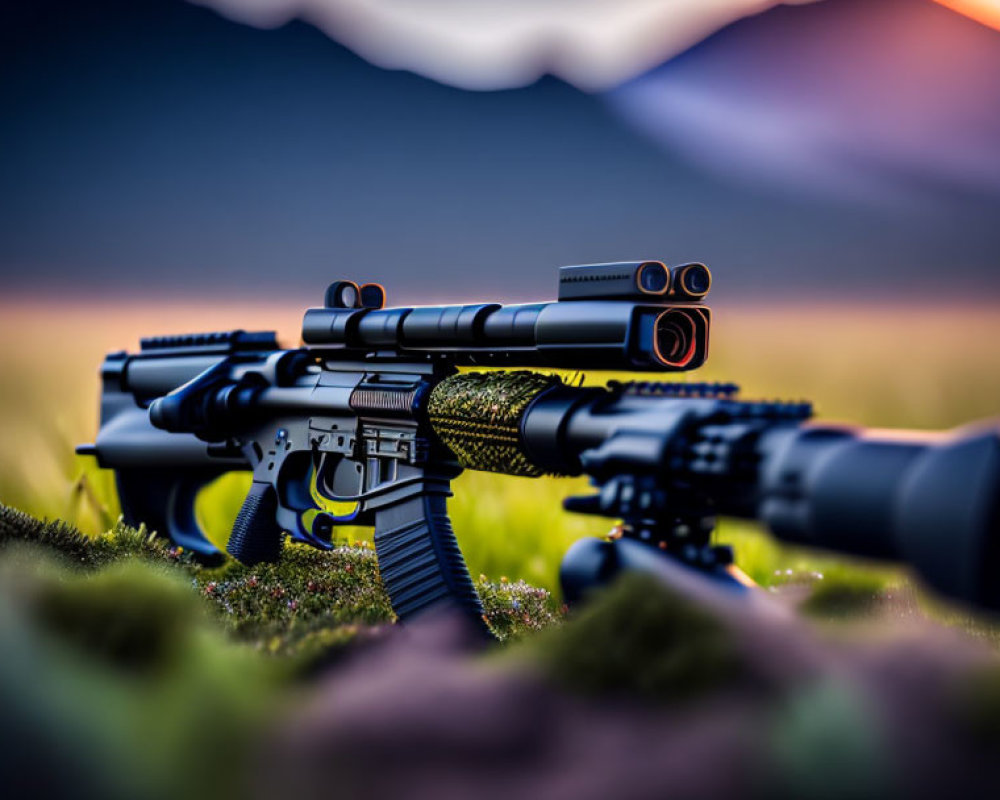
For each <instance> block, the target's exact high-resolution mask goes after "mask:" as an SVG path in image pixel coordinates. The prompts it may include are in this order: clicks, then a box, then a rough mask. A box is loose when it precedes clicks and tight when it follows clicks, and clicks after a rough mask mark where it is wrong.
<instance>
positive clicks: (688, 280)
mask: <svg viewBox="0 0 1000 800" xmlns="http://www.w3.org/2000/svg"><path fill="white" fill-rule="evenodd" d="M711 287H712V274H711V273H710V272H709V271H708V267H706V266H705V265H704V264H689V265H688V266H686V267H684V269H683V271H682V272H681V288H682V289H683V291H684V293H685V294H689V295H692V296H694V297H701V296H702V295H704V294H708V290H709V289H710V288H711Z"/></svg>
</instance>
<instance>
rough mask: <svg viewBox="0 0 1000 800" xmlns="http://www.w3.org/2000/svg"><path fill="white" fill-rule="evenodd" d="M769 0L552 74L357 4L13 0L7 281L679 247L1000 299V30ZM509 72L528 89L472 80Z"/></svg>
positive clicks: (439, 295) (422, 291)
mask: <svg viewBox="0 0 1000 800" xmlns="http://www.w3.org/2000/svg"><path fill="white" fill-rule="evenodd" d="M205 1H206V2H208V0H205ZM217 5H220V6H225V5H226V4H225V3H221V2H220V3H217ZM229 5H230V6H239V5H240V0H231V2H229ZM244 5H254V4H246V3H244ZM264 5H266V3H257V4H256V6H264ZM332 5H336V3H332ZM355 5H364V3H356V4H355ZM438 5H440V3H438ZM492 5H496V3H493V4H492ZM720 5H723V4H720ZM747 5H748V4H747V3H745V2H744V3H742V4H741V3H738V2H737V3H733V4H732V7H733V13H732V15H731V16H732V18H733V19H734V20H737V21H734V22H732V23H731V24H727V25H723V27H722V29H721V30H719V31H718V32H716V33H714V34H708V35H707V38H704V39H703V40H702V41H700V42H699V43H698V44H696V45H694V46H693V47H691V48H690V49H686V50H685V49H684V48H685V47H687V45H686V44H685V45H684V46H683V47H680V49H681V50H682V51H683V52H681V53H679V54H676V55H675V54H674V53H673V52H672V51H670V50H669V47H674V46H675V44H676V43H675V42H674V40H673V39H671V40H670V42H666V40H664V41H665V42H666V43H664V42H659V43H657V46H659V47H661V48H663V49H662V50H661V51H657V50H655V49H654V50H650V51H649V52H650V53H653V55H648V56H644V58H637V59H633V60H631V61H630V60H628V59H624V60H623V59H622V58H620V57H619V55H620V54H621V53H622V52H625V53H626V54H627V52H628V50H627V47H622V46H619V43H616V42H612V43H610V44H609V45H608V53H610V54H611V55H609V56H608V59H607V63H608V64H609V65H610V66H608V68H607V72H606V76H605V73H604V72H602V73H600V75H598V73H596V72H595V71H594V70H591V69H589V68H587V69H585V67H589V65H588V63H587V62H586V60H585V59H584V61H582V62H581V61H579V60H577V61H574V60H573V59H572V58H570V57H569V56H567V57H566V58H565V59H563V61H556V60H552V61H551V64H553V65H557V66H553V67H552V69H549V70H548V71H550V72H552V71H554V72H556V73H557V74H558V75H559V77H553V76H552V75H548V76H543V77H540V78H539V77H538V76H537V75H536V74H534V73H533V72H532V71H531V70H530V69H525V70H514V71H513V72H512V71H510V69H509V67H510V64H511V62H510V59H506V60H503V59H501V60H498V61H497V62H496V63H495V64H494V63H492V62H491V63H487V64H486V65H485V66H483V65H482V64H480V63H479V62H478V61H475V60H473V61H468V62H466V61H462V60H461V59H457V60H454V59H453V60H448V59H445V60H444V61H443V62H441V63H443V64H444V66H441V64H439V63H438V62H437V61H434V60H433V59H432V60H431V61H428V60H427V59H425V58H423V56H422V55H421V53H423V52H424V51H421V50H420V49H419V48H417V49H416V50H414V49H413V48H409V49H407V50H406V51H405V52H406V53H407V54H409V53H410V52H411V51H412V52H415V53H416V55H414V56H412V58H411V57H410V56H409V55H408V56H407V58H410V60H408V61H405V63H399V64H395V66H401V67H405V69H399V70H389V69H384V68H382V67H379V66H375V65H373V64H372V63H369V61H367V60H365V58H362V57H361V56H359V55H357V54H356V53H355V52H353V51H352V50H351V49H349V48H354V50H358V49H359V47H360V45H359V44H358V43H357V41H356V40H355V38H352V37H351V36H350V35H347V34H345V35H342V36H341V35H339V34H338V31H339V30H341V29H339V28H336V27H335V26H334V29H331V30H320V29H319V28H317V27H315V26H314V25H311V24H309V23H308V22H303V21H289V22H287V23H286V24H278V23H280V20H271V21H270V22H269V23H268V24H270V25H272V26H273V25H277V27H269V28H262V27H256V26H252V25H248V24H245V22H239V21H236V20H233V19H229V18H226V17H223V16H220V15H219V14H218V13H216V11H214V10H211V9H209V8H205V7H202V6H198V5H192V4H189V3H186V2H182V1H181V0H143V2H134V0H93V2H87V3H80V2H77V3H64V2H50V1H49V0H33V2H30V3H29V2H22V3H17V4H11V3H8V4H5V5H4V8H3V10H2V11H0V75H2V78H0V104H2V105H0V108H2V111H0V114H2V115H3V116H2V121H0V293H4V294H17V295H20V294H32V295H33V294H42V293H50V294H52V295H53V296H57V297H62V298H74V297H80V298H84V297H93V296H109V295H111V296H123V297H129V296H141V295H143V294H149V293H154V294H156V295H158V296H176V297H191V296H195V295H197V296H218V295H220V294H227V295H230V296H231V297H234V298H242V297H253V296H256V297H260V296H265V297H276V298H289V297H299V296H301V294H302V293H303V292H305V293H310V294H311V295H315V297H316V299H317V301H318V300H319V298H320V297H321V295H322V290H323V288H324V287H325V285H326V284H327V283H328V282H330V281H331V280H333V279H334V278H338V277H351V278H355V279H366V280H368V279H370V280H378V281H381V282H383V283H385V284H386V285H387V286H388V288H389V299H390V302H396V303H407V302H421V301H423V302H427V301H431V300H460V299H478V298H485V297H497V298H502V299H506V300H518V299H522V300H523V299H531V298H532V297H545V296H550V295H551V294H552V293H553V290H554V285H555V268H556V267H557V266H559V265H561V264H568V263H587V262H593V261H604V260H623V259H632V258H661V259H665V260H667V261H670V262H675V263H680V262H682V261H689V260H700V261H705V262H706V263H708V264H709V265H710V266H711V267H712V268H713V271H714V273H715V276H716V286H715V290H714V292H713V294H714V295H717V297H718V299H720V300H722V299H725V300H727V301H730V302H732V301H737V300H739V298H741V297H750V298H754V299H757V298H761V297H763V296H765V295H768V294H771V293H777V294H778V295H780V296H781V297H799V298H827V297H837V298H848V297H859V296H873V297H876V298H885V297H889V296H893V295H899V296H901V297H904V298H907V299H917V298H928V297H932V296H945V297H947V298H949V299H955V298H959V299H961V298H975V299H978V300H983V299H986V300H993V301H995V300H1000V32H998V31H996V30H994V29H992V28H990V27H987V26H986V25H983V24H981V23H979V22H976V21H973V20H972V19H969V18H968V17H965V16H961V15H959V14H958V13H956V12H954V11H952V10H949V9H947V8H945V7H944V6H943V5H939V4H937V3H932V2H930V1H929V0H823V1H822V2H818V3H812V4H805V5H788V6H778V7H775V8H772V9H770V10H767V11H765V12H763V13H761V14H759V15H756V16H751V17H746V18H743V19H737V18H738V17H739V16H740V15H741V14H742V13H744V12H742V11H740V10H739V9H740V7H742V6H747ZM755 5H756V6H757V7H763V6H764V5H766V4H765V3H756V4H755ZM679 7H680V6H679ZM231 12H232V9H231V8H230V9H229V10H228V12H227V13H231ZM678 13H680V12H678ZM685 13H686V12H685ZM678 19H680V17H678ZM727 19H728V18H727ZM692 20H693V21H692V22H691V26H690V29H691V30H695V31H701V30H702V28H700V27H698V26H699V25H702V23H703V20H701V19H700V18H699V19H693V18H692ZM248 21H251V22H252V21H254V20H252V19H251V20H248ZM258 22H259V20H258ZM484 24H485V23H484ZM671 24H673V23H671ZM685 30H686V29H685ZM331 32H332V34H333V35H332V36H331V35H327V34H328V33H331ZM455 35H456V36H459V37H461V36H465V35H466V34H464V33H462V32H461V31H459V32H458V33H457V34H455ZM588 35H589V34H588ZM675 38H676V37H675ZM682 39H683V37H681V38H678V39H677V41H681V40H682ZM459 41H460V43H461V41H464V40H461V39H460V40H459ZM553 41H555V40H553ZM627 43H628V41H627V40H626V44H627ZM612 45H613V46H612ZM553 47H554V45H553ZM675 49H676V47H675ZM515 50H516V48H515ZM401 52H403V51H402V50H401ZM431 52H433V48H432V49H431ZM567 52H569V51H567ZM584 52H585V51H584ZM643 52H646V51H643ZM365 55H366V56H367V57H369V58H373V59H375V60H379V59H378V56H377V54H375V55H373V53H372V52H369V51H367V50H366V51H365ZM543 55H544V54H543ZM570 55H572V53H570ZM612 56H614V57H612ZM661 56H662V58H661ZM525 57H527V56H525ZM422 59H423V60H422ZM616 59H617V60H616ZM657 59H661V60H662V63H660V61H658V60H657ZM501 61H503V63H501ZM549 63H550V62H549V61H546V60H545V59H544V58H541V57H540V58H539V59H538V64H540V65H541V67H540V69H541V71H542V72H545V71H546V69H545V65H546V64H549ZM581 64H582V66H581ZM559 65H561V66H559ZM622 65H624V66H622ZM410 70H415V71H410ZM456 70H457V72H456ZM482 70H486V71H485V72H483V71H482ZM491 70H492V71H491ZM630 70H631V72H630ZM417 72H422V73H424V74H416V73H417ZM633 73H634V74H633ZM425 75H433V76H434V78H433V79H432V78H431V77H425ZM595 75H597V76H598V77H599V78H601V80H604V77H606V78H607V80H605V81H604V83H601V80H598V77H595ZM470 76H472V77H470ZM491 76H493V77H491ZM473 78H474V79H475V80H473ZM494 78H495V80H494ZM490 80H494V82H495V83H496V85H503V86H512V87H513V86H517V87H519V88H505V89H494V90H483V89H481V88H478V89H475V90H472V89H469V88H460V87H462V86H465V85H467V84H469V83H470V82H473V83H476V84H477V85H479V84H482V83H483V81H486V82H489V81H490ZM519 81H520V83H519ZM521 83H523V84H524V85H520V84H521ZM598 84H600V85H598Z"/></svg>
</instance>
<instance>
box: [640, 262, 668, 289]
mask: <svg viewBox="0 0 1000 800" xmlns="http://www.w3.org/2000/svg"><path fill="white" fill-rule="evenodd" d="M668 286H670V272H669V270H667V268H666V267H665V266H663V264H659V263H657V262H655V261H651V262H649V263H646V264H643V265H642V266H640V267H639V289H640V290H642V291H643V292H645V293H646V294H663V293H664V292H666V291H667V287H668Z"/></svg>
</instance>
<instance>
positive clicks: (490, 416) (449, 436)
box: [427, 371, 560, 477]
mask: <svg viewBox="0 0 1000 800" xmlns="http://www.w3.org/2000/svg"><path fill="white" fill-rule="evenodd" d="M558 383H560V380H559V378H557V377H555V376H553V375H542V374H540V373H537V372H528V371H517V372H485V373H484V372H464V373H461V374H459V375H452V376H451V377H449V378H445V379H444V380H443V381H441V382H440V383H439V384H438V385H437V386H435V387H434V389H433V391H432V392H431V397H430V402H429V403H428V405H427V416H428V417H429V418H430V421H431V427H433V428H434V432H435V433H436V434H437V435H438V437H439V438H440V439H441V441H442V442H444V444H445V445H446V446H447V447H448V449H449V450H451V451H452V452H453V453H454V454H455V457H456V458H457V459H458V463H459V464H461V465H462V466H463V467H466V468H468V469H476V470H486V471H488V472H502V473H505V474H507V475H523V476H526V477H537V476H539V475H544V474H545V469H544V468H542V467H540V466H539V465H537V464H535V463H534V462H533V461H532V460H531V458H530V457H529V455H528V453H527V451H526V450H525V449H524V445H523V443H522V441H521V418H522V417H523V416H524V412H525V409H527V407H528V406H529V405H530V404H531V401H532V400H534V399H535V398H536V397H537V396H538V395H539V394H541V393H542V392H544V391H545V390H546V389H550V388H552V387H553V386H555V385H556V384H558Z"/></svg>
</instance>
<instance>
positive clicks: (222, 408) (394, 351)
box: [80, 261, 1000, 624]
mask: <svg viewBox="0 0 1000 800" xmlns="http://www.w3.org/2000/svg"><path fill="white" fill-rule="evenodd" d="M710 285H711V276H710V274H709V272H708V270H707V268H705V267H704V265H701V264H687V265H683V266H681V267H675V268H673V269H672V270H669V269H667V268H666V267H665V266H664V265H663V264H662V263H661V262H655V261H654V262H628V263H621V264H603V265H590V266H582V267H563V268H562V269H561V270H560V287H559V300H558V301H555V302H549V303H535V304H527V305H512V306H501V305H496V304H482V305H464V306H436V307H420V308H383V304H384V291H383V290H382V288H381V287H380V286H378V285H375V284H366V285H363V286H358V285H357V284H354V283H352V282H350V281H338V282H337V283H334V284H333V285H332V286H331V287H330V289H329V290H328V292H327V297H326V304H325V307H323V308H318V309H309V310H308V311H307V312H306V315H305V319H304V323H303V340H304V343H305V346H304V347H302V348H299V349H293V350H283V349H280V348H279V347H278V345H277V343H276V341H275V338H274V334H273V333H245V332H243V331H233V332H230V333H224V334H198V335H192V336H171V337H163V338H158V339H145V340H143V341H142V348H141V351H140V352H139V353H137V354H129V353H125V352H121V353H113V354H110V355H109V356H108V357H107V359H106V360H105V362H104V366H103V369H102V377H103V394H102V404H101V428H100V431H99V433H98V436H97V440H96V443H95V444H94V445H86V446H83V447H81V448H80V452H85V453H93V454H96V455H97V457H98V459H99V462H100V464H101V465H102V466H104V467H107V468H111V469H114V470H115V474H116V477H117V484H118V489H119V494H120V497H121V502H122V508H123V512H124V514H125V518H126V520H127V521H129V522H131V523H135V524H137V523H139V522H145V523H146V524H147V525H148V526H149V527H150V528H152V529H154V530H157V531H159V532H160V533H163V534H165V535H167V536H169V537H170V539H171V540H172V541H173V542H174V543H175V544H177V545H180V546H182V547H184V548H186V549H189V550H192V551H194V552H195V553H197V554H199V555H200V556H201V557H204V558H207V559H211V558H218V557H220V555H221V554H219V553H218V551H217V550H216V548H215V547H214V546H213V545H212V544H211V543H210V542H209V541H208V539H207V538H206V537H205V536H204V534H203V532H202V531H201V530H200V529H199V527H198V524H197V521H196V519H195V515H194V499H195V496H196V494H197V492H198V490H199V489H200V488H201V487H202V486H204V485H205V484H206V483H208V482H209V481H211V480H213V479H214V478H216V477H218V476H219V475H221V474H223V473H225V472H228V471H231V470H249V471H252V473H253V483H252V486H251V489H250V493H249V495H248V496H247V498H246V501H245V502H244V504H243V507H242V509H241V511H240V513H239V515H238V517H237V519H236V522H235V525H234V527H233V532H232V535H231V538H230V540H229V544H228V547H227V550H228V552H229V553H230V554H231V555H233V556H234V557H235V558H237V559H239V560H240V561H242V562H244V563H257V562H261V561H273V560H276V559H278V558H279V557H280V553H281V548H282V543H283V541H284V538H285V536H286V534H287V535H289V536H290V537H291V538H292V539H293V540H295V541H300V542H305V543H308V544H311V545H313V546H315V547H320V548H327V547H330V546H332V544H331V543H332V541H333V531H334V528H335V527H336V526H337V525H343V524H351V525H369V526H374V528H375V550H376V554H377V556H378V561H379V568H380V571H381V574H382V578H383V581H384V583H385V586H386V589H387V591H388V593H389V597H390V599H391V601H392V605H393V608H394V609H395V611H396V613H397V615H398V616H399V617H400V618H401V619H404V620H405V619H407V618H409V617H411V616H413V615H415V614H418V613H419V612H421V611H423V610H425V609H427V608H429V607H431V606H435V605H438V604H441V603H451V604H455V605H457V606H458V607H459V608H461V609H462V610H463V611H465V612H466V613H467V614H468V615H469V616H470V617H471V618H473V619H474V620H476V621H477V624H481V619H482V607H481V605H480V602H479V598H478V597H477V595H476V591H475V588H474V586H473V584H472V581H471V579H470V577H469V574H468V570H467V568H466V566H465V563H464V561H463V559H462V555H461V552H460V551H459V549H458V545H457V543H456V540H455V536H454V533H453V532H452V529H451V525H450V523H449V520H448V517H447V509H446V498H447V497H448V496H450V490H449V486H450V482H451V480H452V479H454V478H455V477H456V476H457V475H458V474H459V473H460V472H461V470H462V469H463V468H469V469H479V470H489V471H495V472H502V473H507V474H515V475H526V476H538V475H542V474H546V473H554V474H561V475H577V474H580V473H586V474H587V475H588V476H589V477H590V478H591V480H592V483H593V485H594V486H595V487H596V490H597V491H596V493H595V494H594V495H593V496H591V497H579V498H569V499H568V500H567V501H566V507H567V508H568V509H570V510H572V511H577V512H581V513H589V514H601V515H605V516H608V517H612V518H615V519H619V520H621V521H622V523H623V524H622V525H621V527H620V529H619V530H620V532H621V534H622V537H621V538H620V539H619V540H617V541H615V542H611V543H606V542H600V541H598V540H589V541H587V540H585V541H583V542H581V543H578V544H577V545H576V546H574V547H573V548H572V549H571V550H570V552H569V553H568V554H567V558H566V560H565V561H564V564H563V570H562V578H563V584H564V590H565V592H566V595H567V596H568V597H569V598H571V599H572V598H575V597H577V596H578V595H579V594H580V593H581V591H582V590H583V589H584V588H585V587H587V586H590V585H592V584H594V583H597V582H600V581H602V580H605V579H607V578H608V577H610V576H611V575H613V574H614V573H615V572H616V571H617V570H618V569H621V568H625V567H628V566H630V565H635V566H641V564H642V563H644V562H645V561H647V560H648V559H651V558H654V559H656V560H657V561H660V562H662V561H663V557H664V555H666V556H668V557H669V558H670V559H672V563H681V564H683V565H685V566H687V567H693V568H695V569H697V570H698V571H700V572H701V573H703V574H707V575H712V576H716V577H719V578H720V579H722V580H724V581H725V580H730V576H731V575H732V571H731V570H729V565H730V563H731V561H732V554H731V552H730V551H729V550H728V548H724V547H715V546H712V544H711V540H710V534H711V531H712V528H713V525H714V519H715V516H716V515H719V514H722V515H729V516H736V517H745V518H751V519H757V520H760V521H762V522H763V523H765V524H766V525H767V526H768V527H769V528H770V529H771V531H772V532H773V533H774V534H775V535H777V536H778V537H779V538H781V539H784V540H786V541H792V542H797V543H805V544H809V545H815V546H819V547H825V548H829V549H832V550H837V551H840V552H845V553H853V554H860V555H864V556H872V557H879V558H887V559H895V560H901V561H905V562H908V563H909V564H912V565H913V566H915V567H916V568H917V570H918V571H919V572H920V573H921V574H922V575H923V576H924V577H925V578H926V580H927V581H928V582H929V583H930V584H932V585H933V586H935V587H937V588H938V589H940V590H941V591H943V592H945V593H947V594H950V595H952V596H954V597H957V598H960V599H963V600H966V601H970V602H973V603H977V604H981V605H984V606H989V607H993V608H998V607H1000V580H998V578H1000V536H998V535H997V534H998V525H1000V514H998V511H1000V504H998V497H1000V493H998V488H1000V439H998V436H997V429H996V427H995V426H992V427H983V428H980V429H967V430H963V431H959V432H958V433H956V434H954V435H946V436H945V435H940V434H930V433H927V434H913V433H907V434H905V435H904V434H902V433H901V434H898V435H890V434H888V433H885V432H882V433H868V432H865V431H864V430H861V429H856V428H846V427H839V426H838V427H834V426H829V425H817V424H812V423H810V422H808V420H809V417H810V416H811V409H810V407H809V406H808V404H801V403H793V404H783V403H770V402H748V401H744V400H741V399H739V398H738V397H737V387H736V386H735V385H732V384H704V383H659V382H650V383H646V382H640V383H614V382H613V383H610V384H608V386H607V387H606V388H587V387H577V386H569V385H566V384H564V383H562V382H561V381H560V380H559V379H558V378H555V377H553V376H549V375H544V374H541V373H538V372H531V371H524V370H522V371H517V370H509V369H508V370H498V371H490V372H458V369H457V368H458V367H459V366H490V367H507V368H510V367H524V366H537V367H550V368H577V369H578V368H587V369H617V370H628V371H659V372H662V371H679V370H688V369H694V368H695V367H697V366H700V365H701V364H702V363H703V362H704V360H705V358H706V356H707V347H708V330H709V322H710V312H709V310H708V308H706V307H705V306H704V305H702V303H701V300H702V298H703V297H704V295H705V294H706V293H707V292H708V289H709V287H710ZM317 497H321V498H325V499H326V500H330V501H339V503H341V504H347V506H348V509H349V510H347V511H346V512H344V511H342V512H331V511H330V510H329V506H328V504H326V503H324V502H322V501H321V500H318V499H317ZM341 507H343V506H341Z"/></svg>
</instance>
